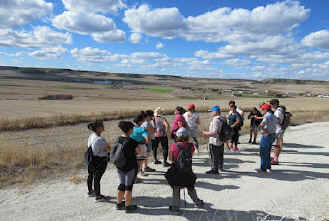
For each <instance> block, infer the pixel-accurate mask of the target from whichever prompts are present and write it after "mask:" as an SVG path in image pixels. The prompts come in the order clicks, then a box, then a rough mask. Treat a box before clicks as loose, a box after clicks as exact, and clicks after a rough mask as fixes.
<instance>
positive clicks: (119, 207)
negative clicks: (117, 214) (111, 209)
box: [117, 202, 126, 210]
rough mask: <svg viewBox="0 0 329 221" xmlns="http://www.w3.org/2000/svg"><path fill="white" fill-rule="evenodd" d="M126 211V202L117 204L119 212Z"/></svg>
mask: <svg viewBox="0 0 329 221" xmlns="http://www.w3.org/2000/svg"><path fill="white" fill-rule="evenodd" d="M124 209H126V205H125V202H121V203H120V204H117V210H124Z"/></svg>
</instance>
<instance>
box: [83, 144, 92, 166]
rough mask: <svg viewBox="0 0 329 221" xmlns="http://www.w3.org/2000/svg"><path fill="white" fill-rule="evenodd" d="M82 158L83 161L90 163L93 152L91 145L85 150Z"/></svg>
mask: <svg viewBox="0 0 329 221" xmlns="http://www.w3.org/2000/svg"><path fill="white" fill-rule="evenodd" d="M84 158H85V163H86V164H87V165H89V164H90V163H91V161H93V158H94V154H93V149H92V147H91V145H90V146H89V147H88V149H87V150H86V152H85V154H84Z"/></svg>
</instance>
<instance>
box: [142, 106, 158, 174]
mask: <svg viewBox="0 0 329 221" xmlns="http://www.w3.org/2000/svg"><path fill="white" fill-rule="evenodd" d="M153 118H154V112H153V111H152V110H147V111H145V122H144V123H143V124H142V127H144V128H145V129H146V130H147V132H148V134H149V136H150V139H151V142H149V143H147V144H146V159H145V160H144V172H155V171H156V170H155V169H153V168H150V167H149V166H148V159H149V158H150V155H151V152H152V142H153V141H154V138H155V137H154V132H155V128H154V122H153Z"/></svg>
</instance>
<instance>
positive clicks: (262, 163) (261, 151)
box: [259, 136, 266, 172]
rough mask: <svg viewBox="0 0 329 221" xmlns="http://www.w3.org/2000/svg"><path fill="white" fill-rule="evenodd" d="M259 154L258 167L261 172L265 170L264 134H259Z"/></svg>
mask: <svg viewBox="0 0 329 221" xmlns="http://www.w3.org/2000/svg"><path fill="white" fill-rule="evenodd" d="M259 146H260V148H259V155H260V169H261V171H262V172H264V171H266V165H265V164H266V162H265V148H266V136H261V138H260V143H259Z"/></svg>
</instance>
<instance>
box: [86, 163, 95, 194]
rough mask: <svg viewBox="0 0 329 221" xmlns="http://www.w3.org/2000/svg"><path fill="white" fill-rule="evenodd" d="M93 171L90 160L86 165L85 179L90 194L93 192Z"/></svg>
mask: <svg viewBox="0 0 329 221" xmlns="http://www.w3.org/2000/svg"><path fill="white" fill-rule="evenodd" d="M94 171H95V169H94V166H93V165H92V162H91V163H89V165H88V179H87V186H88V194H92V193H93V192H94V190H93V180H94Z"/></svg>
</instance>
